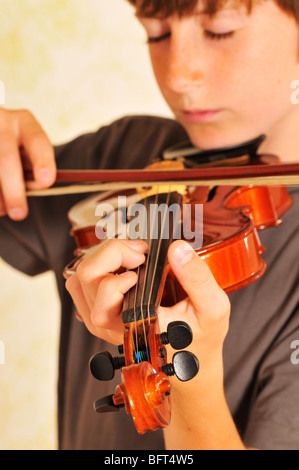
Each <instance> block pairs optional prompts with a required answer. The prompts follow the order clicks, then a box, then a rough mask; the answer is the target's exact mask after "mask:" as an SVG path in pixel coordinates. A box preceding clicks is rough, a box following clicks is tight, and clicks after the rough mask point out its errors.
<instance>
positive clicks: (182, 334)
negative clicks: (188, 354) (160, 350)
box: [161, 321, 193, 349]
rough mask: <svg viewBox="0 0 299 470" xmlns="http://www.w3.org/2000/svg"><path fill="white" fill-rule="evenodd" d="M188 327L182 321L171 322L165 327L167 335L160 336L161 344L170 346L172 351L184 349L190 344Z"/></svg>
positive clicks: (190, 338)
mask: <svg viewBox="0 0 299 470" xmlns="http://www.w3.org/2000/svg"><path fill="white" fill-rule="evenodd" d="M192 339H193V334H192V330H191V328H190V326H189V325H188V324H187V323H185V322H184V321H173V322H171V323H169V325H168V327H167V333H162V334H161V342H162V344H170V345H171V346H172V347H173V349H185V348H186V347H187V346H189V344H190V343H191V342H192Z"/></svg>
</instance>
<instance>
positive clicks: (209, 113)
mask: <svg viewBox="0 0 299 470" xmlns="http://www.w3.org/2000/svg"><path fill="white" fill-rule="evenodd" d="M220 113H221V109H196V110H188V109H187V110H185V109H184V110H181V111H180V114H181V116H183V118H184V119H187V120H188V121H190V122H194V123H197V122H205V121H211V120H213V119H215V118H217V116H218V115H219V114H220Z"/></svg>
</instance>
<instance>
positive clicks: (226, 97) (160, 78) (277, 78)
mask: <svg viewBox="0 0 299 470" xmlns="http://www.w3.org/2000/svg"><path fill="white" fill-rule="evenodd" d="M202 11H203V1H202V0H199V1H198V5H197V9H196V10H195V11H194V12H193V13H192V14H190V15H185V16H183V17H182V18H179V17H178V16H177V15H173V16H171V17H168V18H166V19H159V18H139V19H140V21H141V23H142V24H143V26H144V27H145V30H146V32H147V35H148V38H149V49H150V55H151V60H152V64H153V69H154V72H155V75H156V79H157V82H158V85H159V87H160V89H161V92H162V94H163V96H164V97H165V99H166V101H167V103H168V105H169V106H170V108H171V109H172V111H173V112H174V114H175V116H176V118H177V120H178V121H179V122H180V123H181V124H182V125H183V126H184V127H185V129H186V130H187V132H188V134H189V136H190V138H191V140H192V142H193V144H194V145H196V146H198V147H200V148H203V149H207V148H213V147H221V146H225V145H233V144H237V143H240V142H244V141H246V140H249V139H251V138H255V137H256V136H258V135H260V134H262V133H266V134H268V135H270V136H271V135H272V134H273V133H275V129H277V128H279V127H281V126H284V125H285V126H286V125H287V122H288V121H289V120H290V119H291V117H292V115H293V114H294V113H297V114H298V109H297V108H296V106H294V104H292V103H291V100H290V96H291V82H292V81H293V80H295V79H298V78H299V64H298V45H299V39H298V27H297V24H296V22H295V19H293V18H292V17H291V16H288V15H286V14H285V13H283V12H282V11H281V10H280V9H279V7H278V6H277V5H276V4H275V2H274V0H264V1H262V2H258V3H257V4H256V5H255V7H254V8H253V10H252V12H251V13H250V14H248V12H247V10H246V8H245V7H240V8H238V9H236V8H233V7H229V3H227V5H226V7H225V8H224V9H222V10H221V11H219V12H218V13H217V14H216V16H215V17H213V18H210V17H209V16H208V15H206V14H204V13H202Z"/></svg>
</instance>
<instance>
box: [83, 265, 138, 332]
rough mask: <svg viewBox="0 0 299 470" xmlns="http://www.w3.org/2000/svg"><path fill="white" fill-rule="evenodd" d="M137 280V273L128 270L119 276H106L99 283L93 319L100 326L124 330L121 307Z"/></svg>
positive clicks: (92, 311)
mask: <svg viewBox="0 0 299 470" xmlns="http://www.w3.org/2000/svg"><path fill="white" fill-rule="evenodd" d="M136 282H137V274H136V273H135V272H132V271H126V272H124V273H122V274H120V275H119V276H115V275H113V274H111V275H110V276H106V277H105V278H104V279H103V280H102V281H101V282H100V284H99V288H98V292H97V296H96V299H95V302H94V304H93V307H92V309H91V321H92V323H93V324H94V325H95V326H96V327H98V328H108V329H113V328H115V329H117V330H118V331H122V329H123V322H122V316H121V315H120V313H121V308H122V304H123V300H124V295H125V294H126V292H128V290H129V289H130V288H131V287H133V286H134V285H135V284H136Z"/></svg>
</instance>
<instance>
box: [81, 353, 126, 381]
mask: <svg viewBox="0 0 299 470" xmlns="http://www.w3.org/2000/svg"><path fill="white" fill-rule="evenodd" d="M124 366H125V358H124V357H112V355H111V354H110V352H108V351H103V352H100V353H97V354H95V355H94V356H92V358H91V359H90V361H89V369H90V372H91V373H92V375H93V376H94V378H95V379H97V380H112V379H113V377H114V374H115V371H116V369H121V368H122V367H124Z"/></svg>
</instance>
